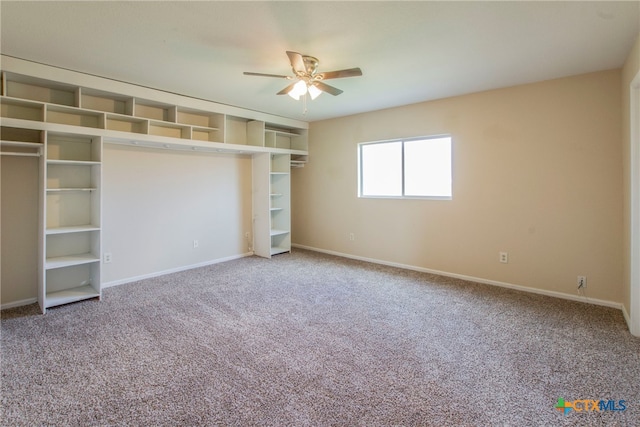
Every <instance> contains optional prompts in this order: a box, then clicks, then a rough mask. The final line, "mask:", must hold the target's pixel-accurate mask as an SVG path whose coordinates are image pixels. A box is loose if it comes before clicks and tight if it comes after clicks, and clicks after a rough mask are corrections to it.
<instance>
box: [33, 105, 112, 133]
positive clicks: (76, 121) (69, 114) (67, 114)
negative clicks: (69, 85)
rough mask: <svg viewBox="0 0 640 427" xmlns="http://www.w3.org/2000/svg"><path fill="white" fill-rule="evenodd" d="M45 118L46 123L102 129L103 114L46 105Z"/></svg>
mask: <svg viewBox="0 0 640 427" xmlns="http://www.w3.org/2000/svg"><path fill="white" fill-rule="evenodd" d="M45 117H46V121H47V122H48V123H58V124H62V125H72V126H82V127H88V128H95V129H104V120H105V118H104V113H99V112H95V111H88V110H82V109H80V108H74V107H60V106H57V105H47V109H46V115H45Z"/></svg>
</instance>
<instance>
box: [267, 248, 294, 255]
mask: <svg viewBox="0 0 640 427" xmlns="http://www.w3.org/2000/svg"><path fill="white" fill-rule="evenodd" d="M285 252H291V248H281V247H277V246H274V247H272V248H271V255H278V254H283V253H285Z"/></svg>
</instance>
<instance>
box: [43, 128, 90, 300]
mask: <svg viewBox="0 0 640 427" xmlns="http://www.w3.org/2000/svg"><path fill="white" fill-rule="evenodd" d="M45 153H46V178H45V180H46V181H45V190H46V198H45V209H44V213H45V215H44V225H45V226H44V230H45V232H44V234H45V236H44V237H45V238H44V248H43V253H44V260H43V262H44V268H43V271H44V277H43V278H42V280H41V286H40V287H41V289H40V295H39V297H40V299H41V307H42V309H43V312H44V311H45V310H46V309H47V308H49V307H53V306H56V305H61V304H67V303H70V302H75V301H80V300H83V299H88V298H96V297H98V298H100V296H101V279H100V261H101V245H100V229H101V181H102V138H101V137H96V136H89V135H87V136H83V135H66V134H58V133H53V132H49V133H47V137H46V147H45Z"/></svg>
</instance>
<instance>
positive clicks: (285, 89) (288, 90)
mask: <svg viewBox="0 0 640 427" xmlns="http://www.w3.org/2000/svg"><path fill="white" fill-rule="evenodd" d="M296 83H298V82H293V83H291V84H290V85H289V86H287V87H285V88H284V89H282V90H281V91H280V92H278V93H276V95H286V94H288V93H289V92H291V89H293V87H294V86H295V85H296Z"/></svg>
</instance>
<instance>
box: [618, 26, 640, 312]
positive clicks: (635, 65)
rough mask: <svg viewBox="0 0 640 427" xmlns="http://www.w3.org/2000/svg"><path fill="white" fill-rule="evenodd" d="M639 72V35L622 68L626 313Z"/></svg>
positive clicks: (627, 305)
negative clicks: (633, 106)
mask: <svg viewBox="0 0 640 427" xmlns="http://www.w3.org/2000/svg"><path fill="white" fill-rule="evenodd" d="M638 72H640V35H638V38H637V39H636V43H635V44H634V46H633V49H631V52H629V57H628V58H627V61H626V62H625V65H624V67H623V68H622V87H621V91H622V150H623V163H622V166H623V177H624V180H623V194H624V222H623V224H624V233H623V235H624V244H623V250H624V258H623V259H624V276H623V277H624V278H623V283H624V288H625V289H624V292H623V304H624V307H625V310H626V311H627V313H630V311H631V309H630V292H631V287H630V285H631V278H630V274H629V273H630V268H631V267H630V264H629V263H630V261H629V260H630V256H629V255H630V254H629V247H630V243H631V242H630V241H629V236H630V234H631V226H630V218H629V213H630V191H631V190H630V181H629V177H630V170H629V165H630V161H631V159H630V147H631V145H630V144H631V138H630V134H631V121H630V113H631V112H630V101H631V99H630V93H629V87H630V84H631V81H632V80H633V78H634V77H635V76H636V74H638Z"/></svg>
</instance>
